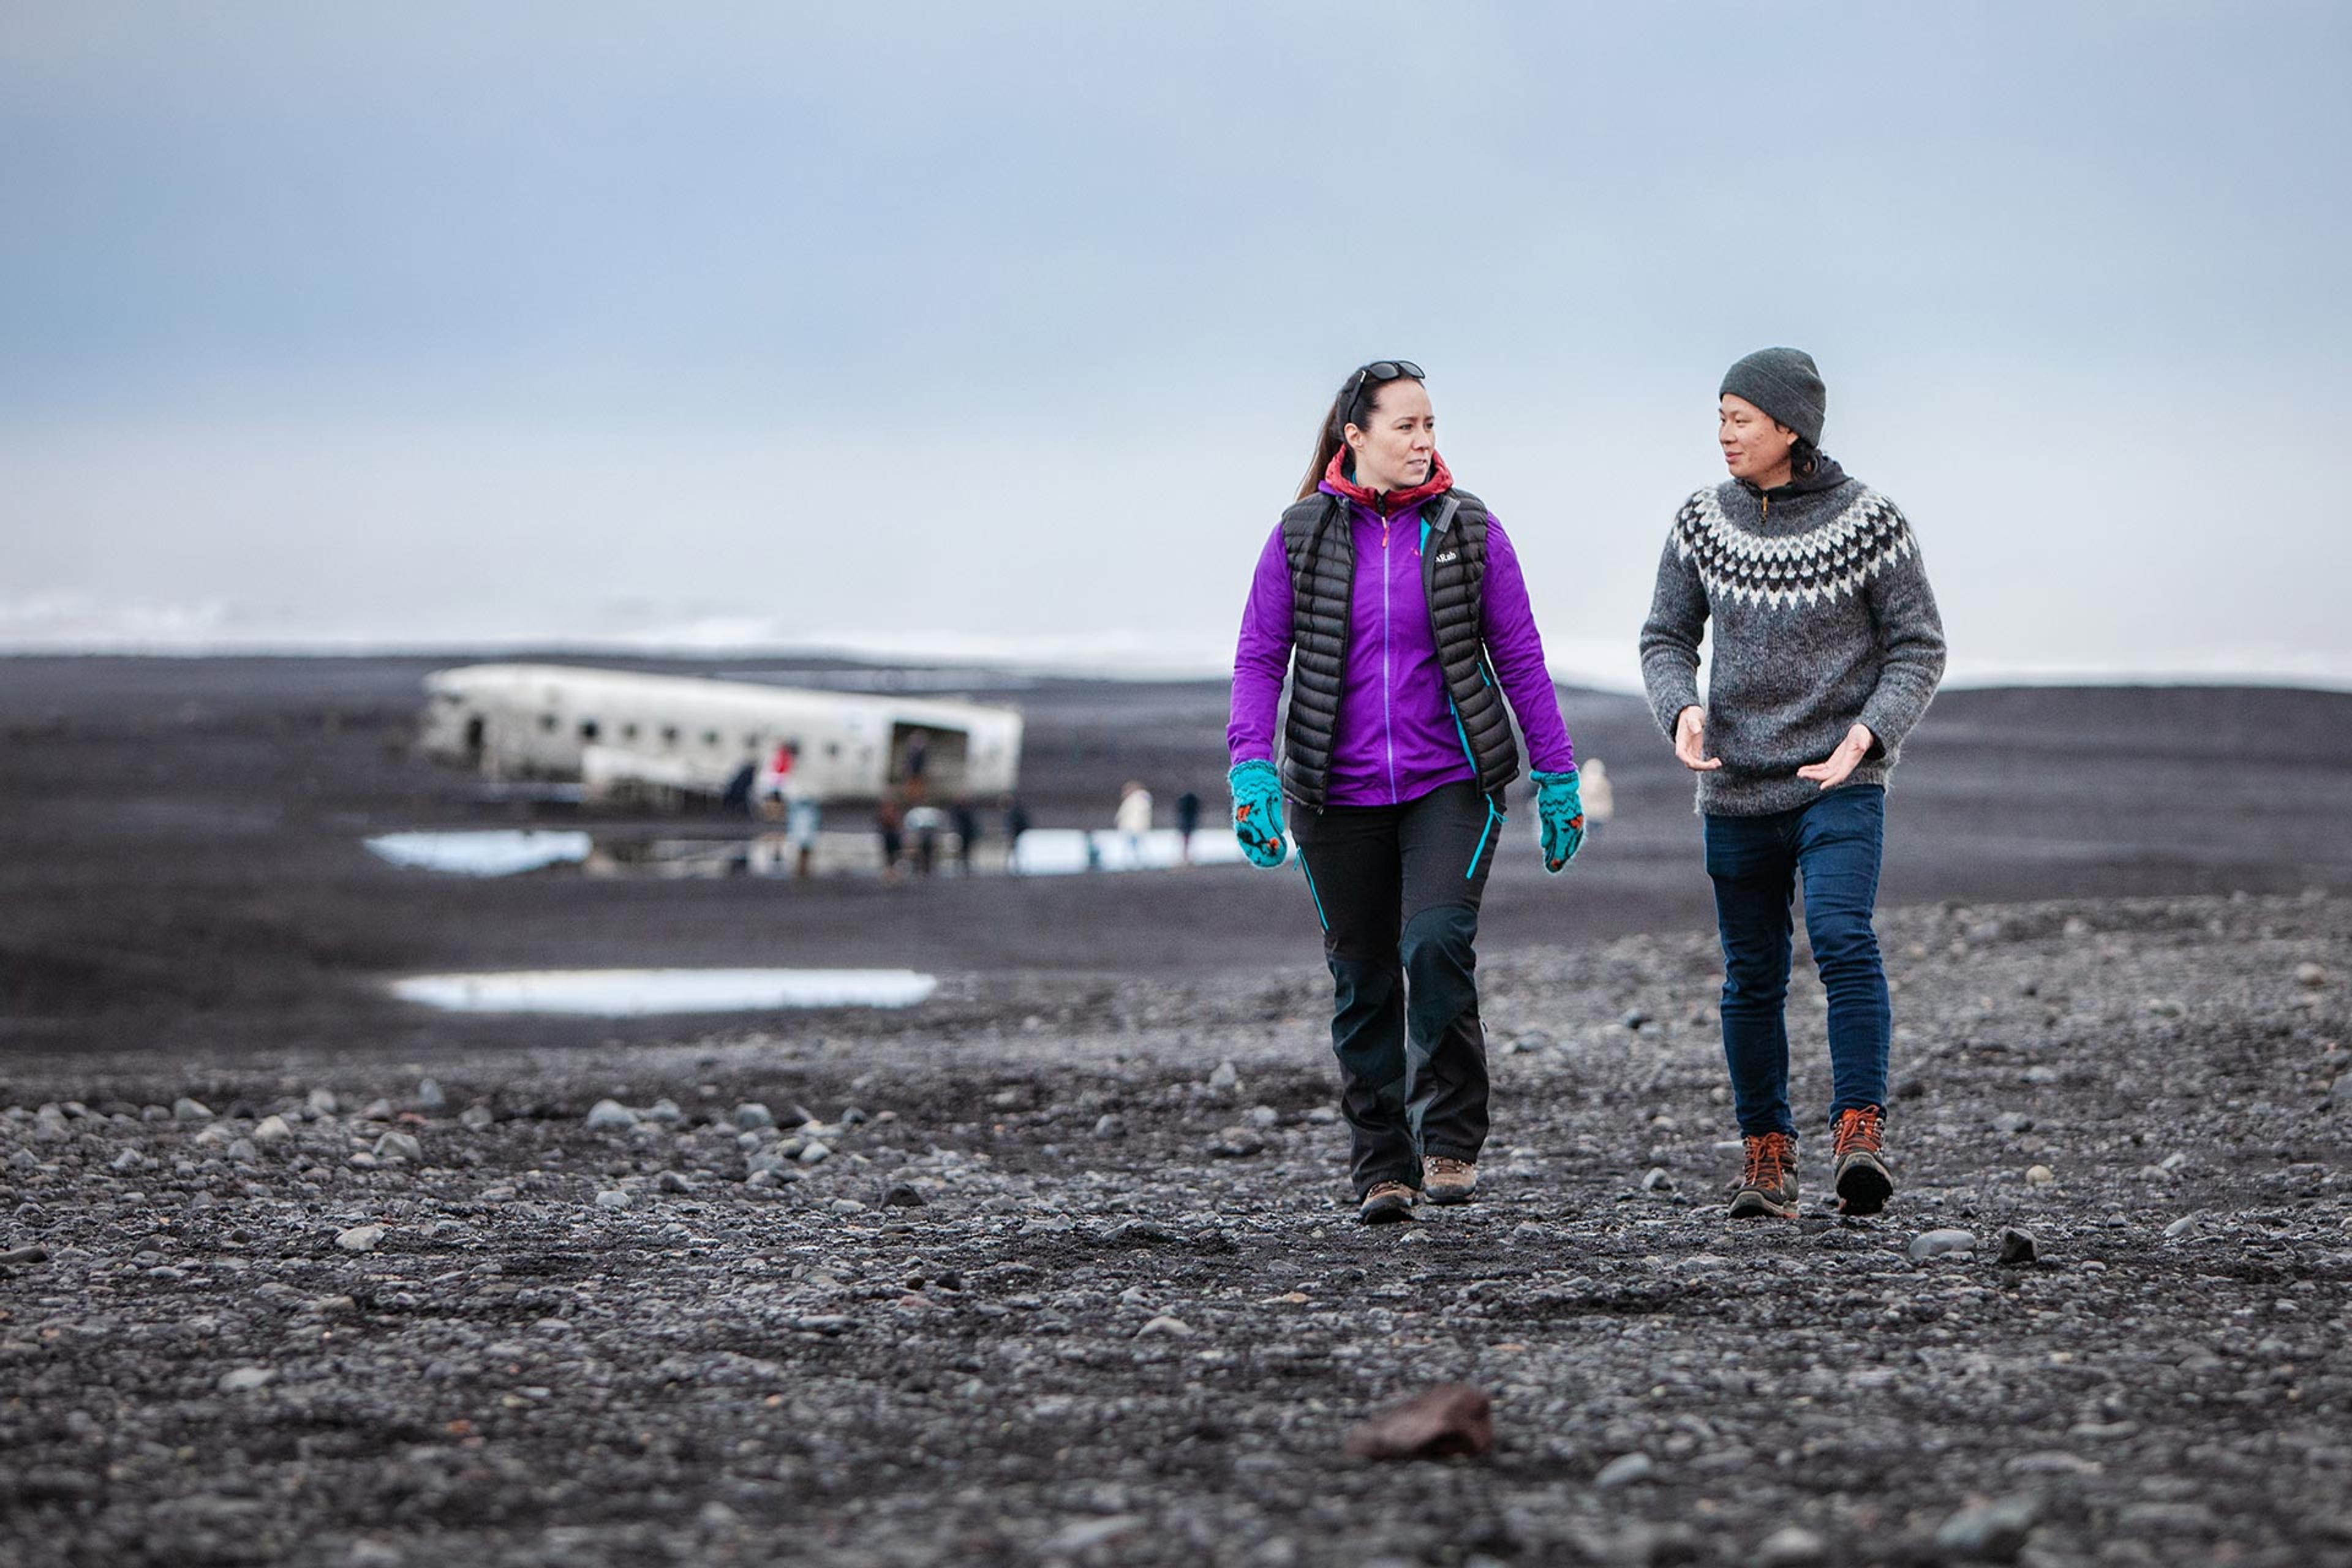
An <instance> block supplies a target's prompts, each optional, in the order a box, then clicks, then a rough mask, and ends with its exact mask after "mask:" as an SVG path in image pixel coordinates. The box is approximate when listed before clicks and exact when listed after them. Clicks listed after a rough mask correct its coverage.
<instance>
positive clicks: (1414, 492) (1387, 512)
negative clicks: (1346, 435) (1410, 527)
mask: <svg viewBox="0 0 2352 1568" xmlns="http://www.w3.org/2000/svg"><path fill="white" fill-rule="evenodd" d="M1323 488H1324V489H1327V490H1329V491H1331V492H1332V493H1333V494H1334V495H1338V496H1340V497H1343V498H1345V499H1346V500H1351V501H1355V502H1356V503H1358V504H1359V505H1361V506H1368V507H1370V508H1371V509H1372V510H1374V511H1375V512H1378V513H1379V514H1380V515H1381V516H1382V517H1393V516H1395V515H1396V514H1397V513H1398V512H1401V511H1402V510H1405V509H1406V508H1408V507H1416V506H1419V505H1420V504H1421V503H1422V502H1423V501H1425V500H1429V499H1430V498H1432V497H1433V496H1442V495H1444V493H1445V492H1446V491H1447V490H1450V489H1453V488H1454V473H1453V470H1451V469H1450V468H1447V467H1446V466H1445V459H1444V458H1442V457H1440V456H1439V455H1438V454H1436V453H1435V452H1432V453H1431V454H1430V455H1429V478H1427V479H1423V480H1422V481H1421V483H1419V484H1417V485H1415V486H1413V487H1412V489H1403V490H1384V491H1375V490H1368V489H1365V488H1364V487H1363V486H1361V485H1360V484H1358V483H1357V482H1356V481H1355V480H1353V479H1349V477H1348V450H1347V448H1346V447H1341V448H1340V449H1339V451H1337V452H1334V453H1332V454H1331V466H1330V467H1329V468H1326V469H1324V470H1323Z"/></svg>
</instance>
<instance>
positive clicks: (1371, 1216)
mask: <svg viewBox="0 0 2352 1568" xmlns="http://www.w3.org/2000/svg"><path fill="white" fill-rule="evenodd" d="M1420 1199H1421V1194H1419V1193H1417V1192H1415V1191H1413V1189H1412V1188H1411V1187H1408V1186H1406V1185H1405V1184H1403V1183H1402V1182H1381V1183H1379V1184H1375V1185H1374V1186H1373V1188H1372V1190H1371V1191H1370V1192H1369V1193H1366V1194H1364V1201H1363V1204H1362V1205H1361V1206H1360V1207H1359V1208H1358V1209H1357V1210H1356V1217H1357V1218H1358V1219H1360V1220H1362V1221H1363V1222H1364V1223H1365V1224H1366V1225H1393V1224H1394V1223H1396V1222H1397V1221H1398V1220H1401V1219H1411V1218H1412V1205H1414V1204H1415V1203H1417V1202H1419V1201H1420Z"/></svg>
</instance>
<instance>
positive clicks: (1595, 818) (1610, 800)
mask: <svg viewBox="0 0 2352 1568" xmlns="http://www.w3.org/2000/svg"><path fill="white" fill-rule="evenodd" d="M1576 773H1577V776H1578V777H1579V778H1581V779H1582V780H1583V781H1584V831H1585V833H1586V835H1587V836H1588V837H1590V836H1591V834H1592V833H1594V832H1595V831H1596V830H1598V829H1599V828H1600V827H1601V826H1602V825H1603V824H1605V823H1608V822H1610V821H1612V820H1614V819H1615V817H1616V816H1617V792H1616V790H1615V789H1613V788H1612V787H1611V785H1610V783H1609V764H1608V763H1604V762H1602V761H1601V759H1600V758H1599V757H1587V758H1585V759H1584V761H1582V762H1581V763H1578V764H1577V768H1576Z"/></svg>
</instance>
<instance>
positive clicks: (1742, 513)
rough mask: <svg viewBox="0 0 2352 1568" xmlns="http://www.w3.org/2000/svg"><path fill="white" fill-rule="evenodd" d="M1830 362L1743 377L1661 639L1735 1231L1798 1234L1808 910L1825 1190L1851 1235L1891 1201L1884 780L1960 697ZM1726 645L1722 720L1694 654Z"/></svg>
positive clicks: (1666, 724) (1757, 358) (1655, 701)
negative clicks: (1706, 927) (1707, 966)
mask: <svg viewBox="0 0 2352 1568" xmlns="http://www.w3.org/2000/svg"><path fill="white" fill-rule="evenodd" d="M1828 404H1829V395H1828V392H1827V390H1826V389H1825V388H1824V387H1823V385H1822V377H1821V372H1820V371H1819V370H1818V369H1817V368H1816V367H1815V366H1814V364H1813V361H1812V357H1811V355H1809V354H1805V353H1800V352H1799V351H1797V350H1795V349H1763V350H1760V351H1759V352H1758V353H1752V354H1749V355H1748V357H1747V358H1746V359H1743V360H1741V361H1740V362H1739V363H1737V364H1735V365H1733V366H1732V367H1731V369H1730V371H1729V372H1728V373H1727V374H1726V375H1725V376H1724V378H1723V385H1722V387H1721V388H1720V389H1719V392H1718V395H1717V424H1716V441H1717V445H1718V446H1719V447H1720V448H1721V449H1722V453H1723V460H1724V465H1725V467H1726V468H1728V469H1729V470H1730V474H1731V477H1730V478H1729V479H1725V480H1724V481H1723V482H1722V483H1720V484H1716V485H1710V486H1708V487H1707V488H1706V489H1702V490H1700V491H1698V492H1697V493H1696V494H1695V495H1693V496H1692V497H1691V498H1690V499H1689V500H1686V501H1685V502H1684V503H1683V506H1682V510H1680V511H1678V512H1676V513H1675V521H1674V527H1673V528H1672V530H1671V531H1669V532H1668V533H1667V536H1666V547H1665V552H1664V555H1663V556H1662V557H1661V558H1660V560H1659V562H1658V582H1657V590H1656V592H1655V594H1654V595H1653V597H1652V599H1651V603H1650V617H1649V619H1648V620H1647V621H1646V622H1644V623H1643V626H1642V645H1641V646H1642V679H1643V683H1644V684H1645V685H1646V686H1647V687H1648V689H1649V695H1650V707H1651V709H1652V710H1653V711H1654V713H1655V714H1656V717H1657V721H1658V723H1659V725H1660V726H1661V727H1662V728H1663V729H1664V731H1665V732H1666V733H1667V734H1668V735H1670V736H1672V737H1673V739H1674V743H1675V756H1676V757H1678V758H1680V759H1681V760H1682V763H1683V765H1684V766H1685V767H1686V768H1689V769H1691V770H1692V771H1694V772H1695V773H1697V774H1698V809H1699V812H1700V815H1701V816H1703V817H1704V818H1705V821H1706V871H1707V875H1708V877H1710V878H1711V879H1713V880H1714V883H1715V912H1716V924H1717V929H1718V931H1720V933H1721V936H1722V939H1723V974H1724V978H1723V1054H1724V1059H1725V1061H1726V1063H1727V1065H1728V1067H1729V1068H1730V1073H1731V1096H1732V1106H1733V1109H1734V1110H1735V1112H1736V1113H1737V1115H1738V1120H1739V1133H1740V1142H1741V1144H1742V1146H1743V1151H1744V1154H1745V1159H1744V1161H1743V1163H1742V1169H1741V1172H1740V1176H1739V1183H1738V1194H1737V1195H1736V1196H1735V1197H1734V1198H1733V1199H1732V1202H1731V1214H1732V1215H1733V1217H1735V1218H1763V1217H1767V1216H1770V1217H1778V1218H1783V1219H1786V1218H1790V1217H1792V1216H1793V1215H1795V1214H1796V1213H1797V1124H1796V1121H1794V1120H1793V1119H1792V1118H1791V1117H1790V1112H1789V1032H1788V1026H1787V1020H1786V1016H1785V1013H1786V1005H1787V1002H1788V996H1789V961H1790V918H1789V905H1790V897H1791V895H1792V893H1793V891H1794V889H1795V887H1796V885H1797V883H1798V882H1799V881H1800V880H1801V881H1802V883H1803V885H1804V889H1805V931H1806V933H1807V935H1809V936H1810V937H1811V940H1812V947H1813V963H1814V965H1815V967H1817V968H1818V969H1819V970H1820V971H1821V976H1822V987H1823V989H1825V990H1826V991H1827V992H1828V993H1829V1037H1830V1073H1831V1098H1830V1140H1831V1157H1832V1166H1831V1175H1830V1184H1831V1186H1832V1189H1833V1190H1834V1191H1835V1192H1836V1194H1837V1198H1838V1206H1839V1207H1840V1208H1841V1209H1843V1211H1844V1212H1845V1213H1847V1214H1853V1215H1869V1214H1876V1213H1877V1212H1878V1211H1879V1210H1880V1209H1882V1208H1884V1207H1885V1204H1886V1200H1887V1198H1888V1197H1889V1196H1891V1195H1892V1194H1893V1193H1894V1190H1895V1178H1894V1175H1893V1173H1892V1170H1891V1168H1890V1167H1889V1165H1888V1163H1887V1159H1886V1152H1885V1119H1886V1072H1887V1042H1888V1040H1889V1037H1891V1035H1892V1032H1893V1025H1894V1014H1893V1008H1892V1006H1891V1005H1890V1004H1889V1001H1888V998H1887V991H1886V974H1885V968H1884V966H1883V965H1882V963H1881V962H1880V958H1879V952H1878V937H1877V934H1876V932H1874V931H1873V930H1872V929H1871V916H1872V913H1873V911H1874V907H1875V905H1876V902H1877V895H1878V868H1879V858H1880V853H1881V849H1882V847H1883V844H1884V841H1885V827H1886V779H1887V775H1888V773H1891V772H1892V771H1893V770H1894V767H1895V757H1896V754H1897V752H1898V750H1899V748H1900V747H1901V746H1902V744H1903V738H1904V737H1905V736H1906V735H1907V734H1909V733H1910V732H1911V727H1912V726H1913V725H1914V724H1916V723H1917V722H1918V721H1919V718H1920V715H1922V714H1924V713H1925V712H1927V703H1928V701H1929V700H1931V699H1932V698H1933V697H1934V696H1935V695H1936V687H1937V683H1938V682H1940V681H1941V680H1942V679H1943V675H1944V626H1943V622H1942V620H1941V618H1940V617H1939V616H1937V613H1936V595H1934V593H1933V592H1931V591H1930V590H1929V588H1928V586H1927V569H1926V567H1925V566H1924V565H1923V564H1922V563H1921V562H1920V559H1919V545H1918V542H1917V541H1916V539H1914V538H1913V537H1912V533H1911V525H1910V523H1909V522H1908V521H1906V520H1905V519H1904V516H1903V514H1902V512H1900V511H1899V510H1896V509H1895V503H1894V502H1893V501H1890V500H1887V499H1886V498H1885V496H1882V495H1880V494H1879V493H1878V492H1877V491H1876V490H1874V489H1870V488H1869V487H1868V486H1867V485H1864V484H1863V483H1862V482H1861V481H1860V480H1858V479H1850V478H1848V477H1847V475H1846V473H1845V470H1843V468H1839V467H1838V465H1837V461H1836V459H1835V458H1832V457H1830V456H1829V455H1828V454H1827V453H1825V452H1823V451H1822V449H1821V438H1822V418H1823V416H1824V415H1825V414H1826V412H1827V410H1828ZM1702 637H1711V638H1712V639H1713V644H1714V647H1713V653H1712V668H1711V671H1710V674H1709V676H1708V681H1707V691H1706V697H1705V699H1704V700H1702V699H1701V697H1700V695H1699V690H1698V682H1697V670H1698V649H1699V641H1700V638H1702Z"/></svg>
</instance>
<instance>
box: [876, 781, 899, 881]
mask: <svg viewBox="0 0 2352 1568" xmlns="http://www.w3.org/2000/svg"><path fill="white" fill-rule="evenodd" d="M906 828H907V811H906V808H905V807H904V806H902V805H899V804H898V795H897V793H896V792H892V793H889V794H886V795H883V797H882V798H881V799H880V800H879V801H877V802H876V803H875V805H874V831H875V832H876V834H877V835H878V836H879V837H881V840H882V879H883V880H884V881H886V882H895V881H897V880H898V865H899V860H900V858H901V857H902V856H904V854H905V853H906V847H907V837H906Z"/></svg>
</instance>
